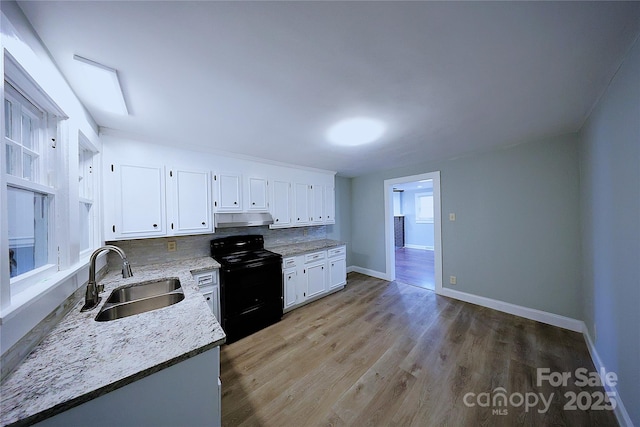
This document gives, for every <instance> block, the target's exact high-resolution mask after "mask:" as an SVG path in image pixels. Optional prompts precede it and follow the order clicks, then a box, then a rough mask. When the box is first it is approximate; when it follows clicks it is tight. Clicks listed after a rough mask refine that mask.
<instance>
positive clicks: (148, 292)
mask: <svg viewBox="0 0 640 427" xmlns="http://www.w3.org/2000/svg"><path fill="white" fill-rule="evenodd" d="M178 289H180V280H178V279H162V280H157V281H153V282H147V283H138V284H135V285H132V286H127V287H121V288H118V289H114V290H113V292H111V295H109V298H108V299H107V302H106V303H107V304H110V303H111V304H115V303H120V302H129V301H134V300H139V299H143V298H149V297H155V296H158V295H163V294H168V293H170V292H173V291H176V290H178Z"/></svg>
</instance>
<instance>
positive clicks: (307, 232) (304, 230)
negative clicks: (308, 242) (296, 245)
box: [302, 227, 309, 236]
mask: <svg viewBox="0 0 640 427" xmlns="http://www.w3.org/2000/svg"><path fill="white" fill-rule="evenodd" d="M307 234H309V230H308V229H307V227H305V228H303V229H302V235H303V236H306V235H307Z"/></svg>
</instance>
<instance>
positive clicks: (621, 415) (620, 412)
mask: <svg viewBox="0 0 640 427" xmlns="http://www.w3.org/2000/svg"><path fill="white" fill-rule="evenodd" d="M580 323H582V335H584V340H585V341H586V343H587V349H588V350H589V354H590V355H591V360H592V361H593V365H594V366H595V368H596V371H598V372H601V371H602V370H605V371H607V372H609V370H608V369H607V368H606V367H605V365H604V363H602V360H601V359H600V355H599V354H598V351H597V350H596V346H595V345H594V344H593V341H592V340H591V335H589V329H588V328H587V325H586V324H585V323H584V322H580ZM603 387H604V391H605V392H607V393H613V396H615V398H616V403H617V404H616V407H615V409H614V410H613V413H614V414H615V416H616V419H617V420H618V424H620V426H621V427H633V421H631V417H630V416H629V413H628V412H627V410H626V408H625V407H624V405H623V404H622V400H621V399H620V394H619V393H618V389H617V388H616V387H615V386H612V385H610V384H609V383H608V382H607V381H603Z"/></svg>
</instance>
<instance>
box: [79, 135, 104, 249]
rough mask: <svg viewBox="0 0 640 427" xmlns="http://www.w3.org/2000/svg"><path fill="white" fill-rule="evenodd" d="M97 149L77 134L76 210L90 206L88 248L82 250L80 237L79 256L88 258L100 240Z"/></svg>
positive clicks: (83, 136)
mask: <svg viewBox="0 0 640 427" xmlns="http://www.w3.org/2000/svg"><path fill="white" fill-rule="evenodd" d="M98 154H99V151H98V149H97V148H96V147H95V146H94V145H93V144H92V143H91V141H90V140H89V138H87V137H86V136H85V135H84V134H83V133H82V132H80V131H79V132H78V208H79V209H80V207H81V206H82V205H83V204H84V205H91V207H90V211H89V224H88V227H87V235H88V237H89V247H88V248H85V249H82V241H81V239H82V235H80V236H79V239H80V240H79V248H80V250H79V251H80V252H79V256H80V258H83V257H88V256H89V255H90V254H91V253H92V252H93V250H94V249H96V248H97V247H98V244H97V242H98V241H99V240H100V236H99V234H98V233H99V229H100V227H99V226H98V224H97V221H98V219H99V215H98V209H99V204H98V200H97V198H96V195H97V194H98V187H97V185H98V172H99V168H98V164H97V163H98Z"/></svg>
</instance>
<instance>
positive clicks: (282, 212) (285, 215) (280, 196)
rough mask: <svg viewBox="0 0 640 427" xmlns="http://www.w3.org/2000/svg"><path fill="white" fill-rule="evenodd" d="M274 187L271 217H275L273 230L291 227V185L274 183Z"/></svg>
mask: <svg viewBox="0 0 640 427" xmlns="http://www.w3.org/2000/svg"><path fill="white" fill-rule="evenodd" d="M272 187H273V188H272V191H273V202H272V203H271V215H273V225H272V226H271V228H279V227H288V226H290V225H291V183H290V182H285V181H273V186H272Z"/></svg>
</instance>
